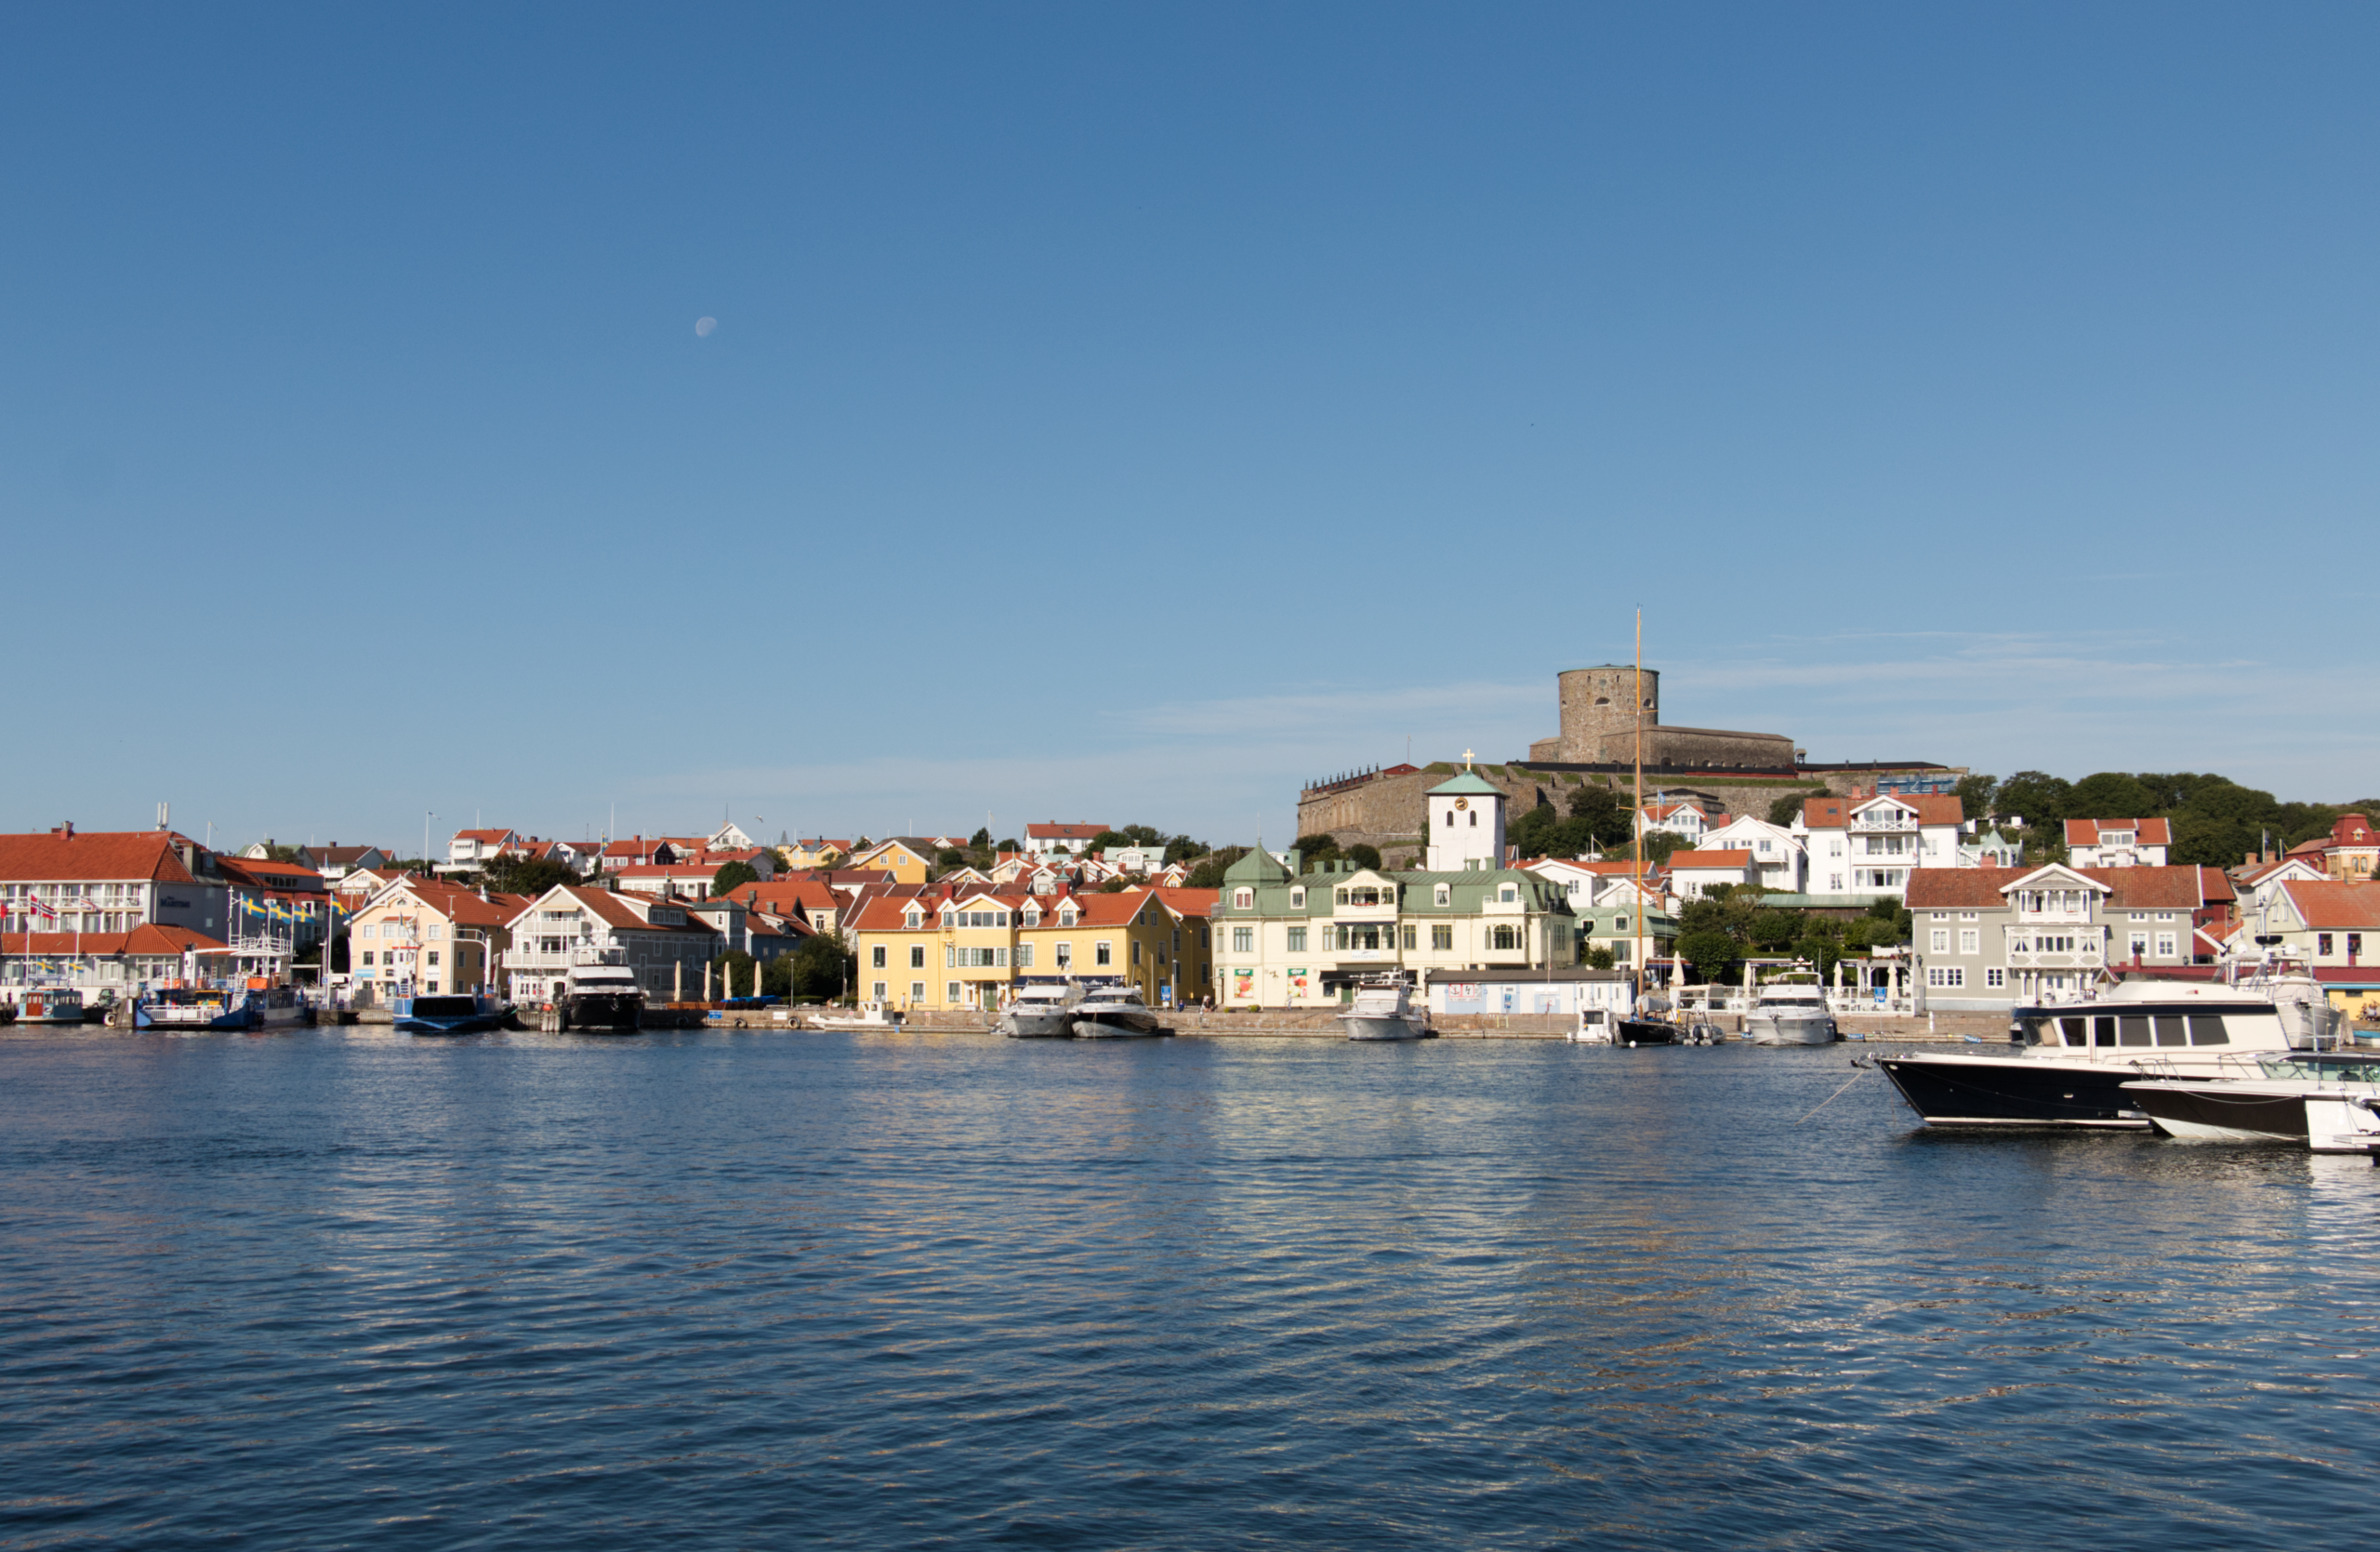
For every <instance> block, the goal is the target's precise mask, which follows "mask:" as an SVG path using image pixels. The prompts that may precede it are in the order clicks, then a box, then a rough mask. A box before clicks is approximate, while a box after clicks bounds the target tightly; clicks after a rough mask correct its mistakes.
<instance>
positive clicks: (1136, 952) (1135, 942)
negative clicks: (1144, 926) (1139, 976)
mask: <svg viewBox="0 0 2380 1552" xmlns="http://www.w3.org/2000/svg"><path fill="white" fill-rule="evenodd" d="M1132 962H1133V963H1134V964H1138V963H1140V962H1141V940H1140V939H1139V938H1137V937H1136V938H1134V939H1132Z"/></svg>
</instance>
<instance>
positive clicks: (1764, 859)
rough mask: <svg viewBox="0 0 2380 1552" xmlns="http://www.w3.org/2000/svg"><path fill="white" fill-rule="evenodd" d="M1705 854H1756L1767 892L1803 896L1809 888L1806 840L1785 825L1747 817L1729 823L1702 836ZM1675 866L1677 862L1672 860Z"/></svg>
mask: <svg viewBox="0 0 2380 1552" xmlns="http://www.w3.org/2000/svg"><path fill="white" fill-rule="evenodd" d="M1696 850H1698V851H1705V852H1734V851H1742V852H1750V853H1751V854H1752V866H1753V867H1754V868H1755V869H1758V872H1759V876H1758V877H1757V878H1755V879H1754V880H1753V881H1752V882H1755V883H1757V884H1759V885H1760V886H1761V887H1762V888H1763V889H1768V890H1775V891H1777V892H1778V893H1780V894H1785V895H1799V894H1801V893H1803V892H1804V891H1805V889H1806V888H1807V887H1808V886H1809V878H1810V853H1809V847H1808V846H1807V845H1806V844H1805V842H1804V841H1803V839H1802V838H1801V837H1800V836H1798V835H1795V834H1794V833H1793V832H1792V830H1790V829H1786V828H1785V827H1784V826H1783V825H1772V824H1770V823H1769V822H1768V821H1767V820H1765V819H1755V818H1753V817H1752V816H1751V815H1749V814H1745V815H1741V816H1738V817H1736V818H1733V819H1730V820H1728V821H1727V822H1726V824H1724V825H1720V826H1718V827H1717V828H1716V829H1712V830H1711V831H1710V832H1708V833H1707V834H1705V835H1704V836H1703V837H1702V843H1701V845H1699V846H1698V847H1697V848H1696ZM1671 862H1672V865H1673V866H1674V865H1675V862H1676V858H1675V857H1672V858H1671Z"/></svg>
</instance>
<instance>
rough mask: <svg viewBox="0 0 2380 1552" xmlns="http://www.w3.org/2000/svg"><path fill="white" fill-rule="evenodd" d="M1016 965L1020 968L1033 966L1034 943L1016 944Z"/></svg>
mask: <svg viewBox="0 0 2380 1552" xmlns="http://www.w3.org/2000/svg"><path fill="white" fill-rule="evenodd" d="M1016 967H1017V968H1018V969H1019V970H1030V969H1032V968H1033V945H1031V944H1030V943H1020V944H1018V945H1017V946H1016Z"/></svg>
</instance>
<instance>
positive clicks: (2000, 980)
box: [1983, 964, 2008, 990]
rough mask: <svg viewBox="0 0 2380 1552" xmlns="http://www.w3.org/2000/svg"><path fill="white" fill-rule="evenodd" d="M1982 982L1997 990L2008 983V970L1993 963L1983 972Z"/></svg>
mask: <svg viewBox="0 0 2380 1552" xmlns="http://www.w3.org/2000/svg"><path fill="white" fill-rule="evenodd" d="M1983 984H1984V985H1985V986H1987V987H1990V988H1993V989H1995V990H1997V989H1999V988H2003V987H2005V986H2007V984H2008V972H2006V971H2005V970H2003V969H2001V968H2000V967H1999V966H1998V965H1996V964H1995V965H1993V966H1992V967H1991V968H1990V969H1989V970H1987V971H1985V972H1984V973H1983Z"/></svg>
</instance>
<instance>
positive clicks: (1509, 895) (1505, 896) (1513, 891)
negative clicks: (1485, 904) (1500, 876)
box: [1496, 883, 1521, 906]
mask: <svg viewBox="0 0 2380 1552" xmlns="http://www.w3.org/2000/svg"><path fill="white" fill-rule="evenodd" d="M1520 897H1521V892H1520V891H1519V890H1518V889H1517V888H1515V887H1514V886H1513V885H1512V884H1509V883H1508V884H1506V885H1504V889H1503V893H1502V894H1501V895H1497V896H1496V898H1497V899H1498V900H1500V901H1501V902H1502V903H1503V904H1505V905H1508V906H1509V905H1511V904H1512V903H1513V902H1514V901H1515V900H1518V899H1519V898H1520Z"/></svg>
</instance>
